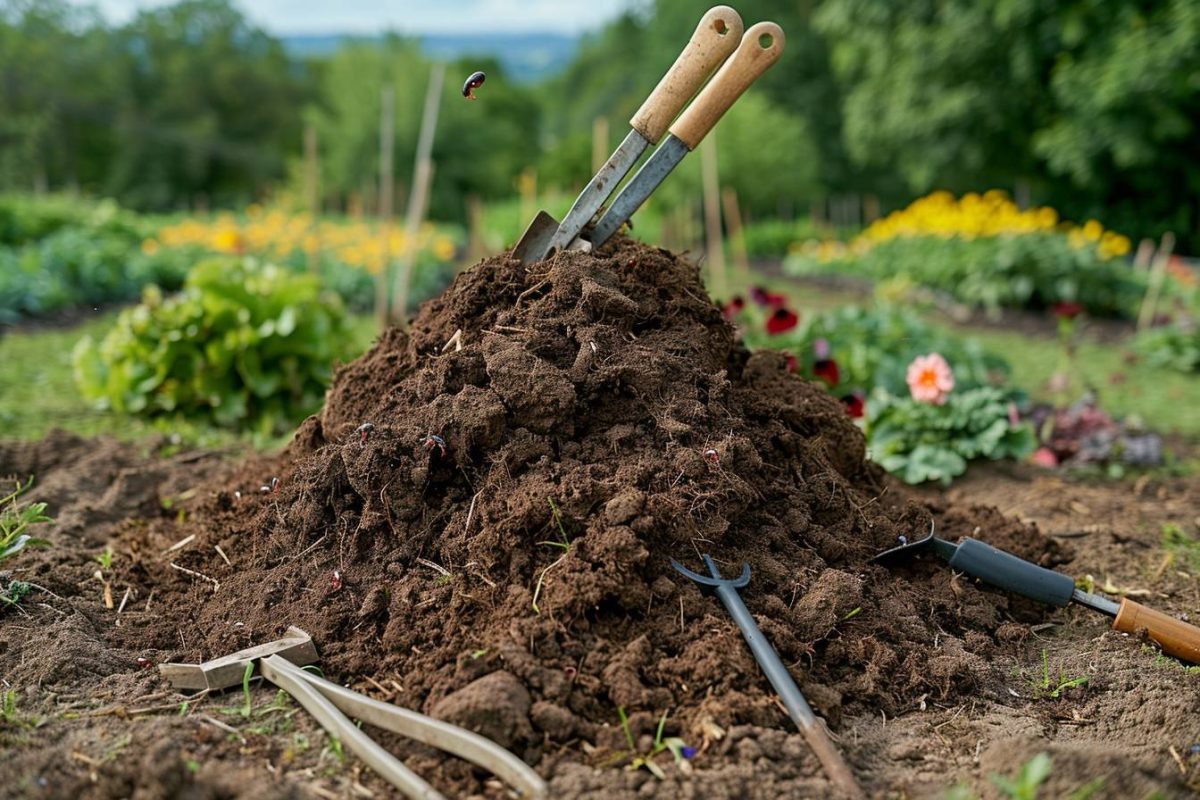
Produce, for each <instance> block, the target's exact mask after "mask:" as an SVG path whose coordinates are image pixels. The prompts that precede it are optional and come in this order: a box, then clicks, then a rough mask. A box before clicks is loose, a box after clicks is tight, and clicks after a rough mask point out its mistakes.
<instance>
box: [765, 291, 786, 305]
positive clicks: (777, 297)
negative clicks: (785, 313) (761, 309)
mask: <svg viewBox="0 0 1200 800" xmlns="http://www.w3.org/2000/svg"><path fill="white" fill-rule="evenodd" d="M766 303H767V305H768V306H769V307H770V308H783V307H784V306H786V305H787V295H783V294H778V293H776V292H767V296H766Z"/></svg>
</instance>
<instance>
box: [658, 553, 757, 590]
mask: <svg viewBox="0 0 1200 800" xmlns="http://www.w3.org/2000/svg"><path fill="white" fill-rule="evenodd" d="M703 558H704V563H705V564H707V565H708V571H709V572H710V573H712V574H711V576H710V575H701V574H699V573H696V572H692V571H691V570H690V569H688V568H687V567H685V566H684V565H683V564H680V563H679V562H678V561H676V560H675V559H673V558H672V559H671V566H672V567H674V568H675V571H676V572H678V573H679V574H681V575H683V576H684V577H687V578H690V579H691V580H693V581H695V582H696V583H698V584H700V585H701V586H713V587H716V586H731V587H733V588H734V589H740V588H742V587H743V586H745V585H746V584H748V583H750V565H749V564H746V563H743V564H742V574H741V575H739V576H737V577H736V578H722V577H721V570H719V569H717V565H716V564H715V563H713V560H712V556H710V555H709V554H708V553H705V554H704V556H703Z"/></svg>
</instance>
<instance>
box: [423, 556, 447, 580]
mask: <svg viewBox="0 0 1200 800" xmlns="http://www.w3.org/2000/svg"><path fill="white" fill-rule="evenodd" d="M417 563H418V564H421V565H422V566H426V567H429V568H430V569H431V570H434V571H435V572H440V573H441V574H442V575H444V576H445V577H447V578H450V577H453V576H451V574H450V570H448V569H446V568H445V567H443V566H442V565H441V564H435V563H433V562H432V561H430V560H428V559H425V558H418V559H417Z"/></svg>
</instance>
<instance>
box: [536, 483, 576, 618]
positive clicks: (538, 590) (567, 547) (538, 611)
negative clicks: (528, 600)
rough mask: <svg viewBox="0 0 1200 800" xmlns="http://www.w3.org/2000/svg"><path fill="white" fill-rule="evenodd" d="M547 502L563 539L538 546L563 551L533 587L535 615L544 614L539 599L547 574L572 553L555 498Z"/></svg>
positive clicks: (539, 576)
mask: <svg viewBox="0 0 1200 800" xmlns="http://www.w3.org/2000/svg"><path fill="white" fill-rule="evenodd" d="M546 500H547V501H549V503H550V514H551V516H552V517H553V518H554V522H555V524H556V525H557V526H558V535H559V536H561V537H562V541H560V542H555V541H545V542H538V544H544V545H546V546H547V547H557V548H559V549H560V550H562V555H560V556H559V557H558V558H557V559H555V560H554V563H552V564H550V565H549V566H547V567H546V568H545V569H543V570H542V572H541V574H540V575H538V579H537V585H536V586H534V587H533V613H535V614H541V613H542V610H541V609H540V608H538V598H539V597H540V596H541V594H542V586H543V584H545V582H546V573H547V572H549V571H550V570H552V569H554V568H555V567H557V566H558V565H559V564H561V563H562V560H563V559H564V558H566V557H567V556H568V555H570V553H571V540H570V539H569V538H567V531H566V529H565V528H564V527H563V522H562V514H561V513H559V510H558V506H557V505H555V504H554V498H553V497H547V498H546Z"/></svg>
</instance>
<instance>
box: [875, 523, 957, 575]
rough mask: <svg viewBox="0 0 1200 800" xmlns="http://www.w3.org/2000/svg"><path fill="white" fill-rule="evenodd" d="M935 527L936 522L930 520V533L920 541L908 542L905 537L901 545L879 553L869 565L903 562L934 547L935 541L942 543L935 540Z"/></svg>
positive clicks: (902, 538)
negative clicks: (919, 552)
mask: <svg viewBox="0 0 1200 800" xmlns="http://www.w3.org/2000/svg"><path fill="white" fill-rule="evenodd" d="M933 527H934V521H933V520H930V521H929V533H927V534H925V535H924V536H922V537H921V538H920V539H913V540H912V541H911V542H910V541H908V540H907V539H905V538H904V537H901V541H900V544H898V545H896V546H895V547H892V548H890V549H888V550H884V551H883V552H882V553H879V554H878V555H876V556H874V557H872V558H871V560H870V561H869V562H867V563H870V564H885V563H889V562H895V561H902V560H904V559H905V558H907V557H908V556H910V555H913V554H914V553H916V552H918V551H920V550H924V549H925V548H927V547H930V546H931V545H933V543H934V542H935V541H940V540H936V539H934V536H933Z"/></svg>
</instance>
